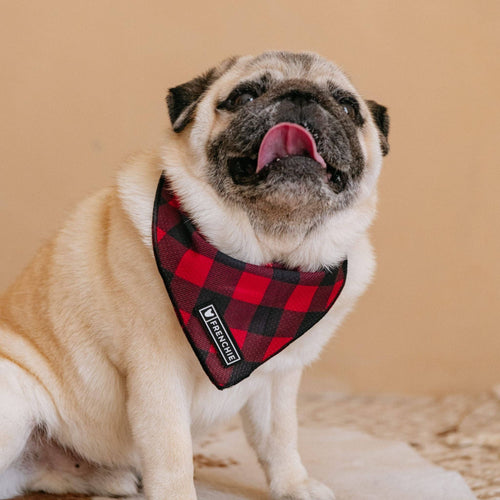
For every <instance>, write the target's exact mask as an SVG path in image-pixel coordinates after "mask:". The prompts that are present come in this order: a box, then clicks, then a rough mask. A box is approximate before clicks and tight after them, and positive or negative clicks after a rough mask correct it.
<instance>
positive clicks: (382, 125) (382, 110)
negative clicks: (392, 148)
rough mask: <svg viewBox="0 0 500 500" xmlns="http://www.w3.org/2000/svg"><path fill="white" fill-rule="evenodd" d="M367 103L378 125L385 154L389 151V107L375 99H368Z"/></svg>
mask: <svg viewBox="0 0 500 500" xmlns="http://www.w3.org/2000/svg"><path fill="white" fill-rule="evenodd" d="M366 104H367V105H368V109H369V110H370V113H371V114H372V116H373V120H374V122H375V125H377V127H378V135H379V136H380V146H381V148H382V154H383V155H384V156H385V155H386V154H387V153H388V152H389V141H388V137H389V115H388V114H387V108H386V107H385V106H382V105H381V104H378V103H377V102H375V101H366Z"/></svg>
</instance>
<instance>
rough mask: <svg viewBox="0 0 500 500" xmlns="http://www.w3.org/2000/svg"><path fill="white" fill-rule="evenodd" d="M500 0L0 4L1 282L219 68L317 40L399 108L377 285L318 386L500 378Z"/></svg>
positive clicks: (327, 356) (464, 383)
mask: <svg viewBox="0 0 500 500" xmlns="http://www.w3.org/2000/svg"><path fill="white" fill-rule="evenodd" d="M499 20H500V2H498V1H496V0H492V1H486V0H483V1H481V0H473V1H472V0H471V1H459V0H451V1H450V0H447V1H444V0H440V1H438V2H435V1H419V2H415V1H413V0H412V1H396V0H395V1H369V0H364V1H362V0H354V1H349V2H346V1H338V0H335V1H333V0H328V1H314V2H312V1H308V2H306V1H304V0H281V1H269V2H265V1H260V0H253V1H250V2H244V1H212V2H207V1H205V0H203V1H201V0H200V1H184V2H178V1H176V2H169V1H166V0H164V1H157V0H155V1H152V0H150V1H145V2H139V1H130V0H127V1H124V0H121V1H118V0H116V1H104V0H99V1H90V0H86V1H75V0H72V1H70V2H68V1H67V0H61V1H53V0H50V1H48V0H45V1H43V2H38V1H30V2H26V1H20V0H10V1H6V0H0V74H1V78H0V229H1V237H0V238H1V239H0V242H1V244H0V289H3V288H5V286H6V285H7V284H8V283H9V281H11V280H12V279H13V278H14V276H15V275H16V274H17V273H18V272H19V271H20V269H21V268H22V266H23V265H24V264H25V263H26V262H27V261H28V259H29V258H30V257H31V256H32V255H34V254H35V252H36V249H37V247H38V246H39V244H40V242H41V241H42V240H43V239H45V238H47V237H48V236H49V235H51V234H52V233H53V231H54V230H55V229H56V228H57V227H58V226H59V225H60V223H61V221H62V220H63V218H64V216H65V214H67V213H68V211H69V210H70V209H71V207H73V206H74V204H75V203H76V202H77V201H78V200H80V199H82V198H83V197H84V196H85V195H86V194H87V193H90V192H91V191H93V190H95V189H97V188H99V187H101V186H104V185H107V184H109V183H111V182H112V179H113V173H114V171H115V169H116V168H117V167H118V165H119V164H120V161H121V160H122V159H123V158H124V157H126V155H127V154H128V153H130V152H133V151H136V150H138V149H141V148H144V147H148V146H154V145H155V144H157V143H158V142H159V141H160V139H161V136H162V132H163V130H164V129H165V127H166V126H167V114H166V109H165V105H164V101H163V99H164V95H165V93H166V89H167V88H168V87H169V86H173V85H175V84H178V83H180V82H183V81H185V80H187V79H189V78H191V77H192V76H194V75H195V74H197V73H199V72H200V71H201V70H204V69H206V68H207V67H208V66H209V65H211V64H212V63H215V62H217V61H218V60H220V59H222V58H224V57H226V56H227V55H230V54H233V53H238V54H245V53H258V52H260V51H262V50H264V49H269V48H279V49H289V50H301V49H308V50H314V51H317V52H320V53H321V54H323V55H324V56H326V57H328V58H331V59H332V60H334V61H336V62H338V63H340V64H341V65H342V66H343V67H344V68H345V69H346V70H347V71H348V73H349V74H350V75H351V76H352V78H353V80H354V82H355V83H356V84H357V86H358V87H359V88H360V89H361V91H362V92H363V93H364V95H365V96H366V97H369V98H375V99H377V100H378V101H379V102H381V103H384V104H386V105H387V106H388V107H389V109H390V115H391V118H392V130H391V146H392V151H391V153H390V155H389V156H388V157H387V161H386V163H385V167H384V171H383V174H382V178H381V183H380V188H381V189H380V191H381V196H380V210H379V216H378V219H377V221H376V223H375V225H374V227H373V231H372V233H373V239H374V242H375V245H376V248H377V253H378V262H379V267H378V272H377V276H376V279H375V281H374V283H373V285H372V287H371V289H370V290H369V292H368V293H367V294H366V295H365V296H364V297H363V299H362V300H361V302H360V303H359V305H358V307H357V309H356V311H355V312H354V313H353V314H352V315H351V316H350V318H349V319H348V320H347V321H346V323H345V324H344V326H343V327H342V329H341V330H340V332H339V334H338V337H337V339H336V340H334V341H333V342H331V344H330V345H329V347H328V349H327V351H326V352H325V353H324V356H323V358H322V360H321V361H320V362H319V363H317V364H316V365H315V366H314V368H313V369H312V370H311V372H310V373H309V374H308V377H309V381H310V382H311V380H313V379H315V378H317V377H321V379H320V383H321V384H322V385H327V386H328V385H332V386H333V385H335V380H340V382H341V383H342V384H343V385H344V386H345V387H350V388H352V389H355V390H362V391H400V392H401V391H406V392H428V393H442V392H444V391H451V390H452V391H455V390H480V389H484V388H488V387H490V386H491V385H492V384H493V383H498V382H500V331H499V328H498V324H499V320H500V313H499V309H500V292H499V289H500V283H499V279H500V265H499V255H500V235H499V232H498V228H499V216H500V210H499V195H500V192H499V183H500V175H499V172H500V164H499V163H500V161H499V148H498V146H499V140H500V137H499V132H500V126H499V106H498V98H499V90H500V89H499V77H500V68H499V37H500V24H499Z"/></svg>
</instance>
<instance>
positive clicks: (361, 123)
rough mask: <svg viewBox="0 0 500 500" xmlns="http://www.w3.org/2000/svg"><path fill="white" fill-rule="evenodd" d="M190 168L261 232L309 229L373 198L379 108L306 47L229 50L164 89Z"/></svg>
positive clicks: (385, 125)
mask: <svg viewBox="0 0 500 500" xmlns="http://www.w3.org/2000/svg"><path fill="white" fill-rule="evenodd" d="M167 103H168V110H169V114H170V118H171V122H172V128H173V131H174V132H175V134H173V135H174V136H175V140H176V141H179V142H180V143H181V144H182V148H184V149H187V150H188V153H187V156H189V158H190V160H189V163H190V164H189V165H188V166H186V168H188V169H190V171H191V174H193V175H194V176H195V177H196V178H197V179H198V180H201V181H202V182H204V183H206V184H207V185H209V186H210V188H211V189H213V190H214V191H215V192H216V193H217V194H218V196H219V197H220V199H221V200H222V201H223V203H225V204H226V205H227V207H228V209H229V210H243V211H244V212H245V213H246V214H248V218H249V220H250V223H251V225H252V227H253V228H254V230H255V231H256V232H258V233H261V234H263V235H266V234H267V235H274V236H275V237H277V236H286V235H287V234H291V233H294V234H298V233H301V234H307V233H309V232H310V231H311V230H312V229H314V228H315V227H318V226H320V225H321V224H322V223H324V222H325V221H327V220H328V219H330V218H334V217H336V216H338V215H339V214H341V213H342V212H343V211H345V210H347V209H349V208H352V207H354V206H356V204H358V203H361V202H362V201H363V200H366V198H368V197H370V196H371V195H372V194H373V192H374V188H375V183H376V179H377V177H378V174H379V170H380V166H381V160H382V156H383V155H385V154H386V153H387V152H388V142H387V135H388V129H389V119H388V116H387V110H386V108H385V107H383V106H381V105H379V104H377V103H376V102H374V101H365V100H364V99H363V98H361V96H360V95H359V93H358V92H357V91H356V89H355V88H354V87H353V85H352V84H351V82H350V81H349V79H348V78H347V77H346V76H345V75H344V73H342V71H341V70H340V69H339V68H338V67H337V66H335V65H334V64H333V63H331V62H329V61H327V60H325V59H323V58H321V57H319V56H318V55H316V54H312V53H299V54H295V53H287V52H267V53H264V54H262V55H260V56H257V57H242V58H232V59H228V60H226V61H224V62H223V63H222V64H220V65H219V66H218V67H216V68H213V69H211V70H209V71H208V72H206V73H205V74H203V75H201V76H199V77H197V78H195V79H193V80H191V81H189V82H187V83H185V84H183V85H179V86H177V87H175V88H172V89H170V92H169V94H168V96H167Z"/></svg>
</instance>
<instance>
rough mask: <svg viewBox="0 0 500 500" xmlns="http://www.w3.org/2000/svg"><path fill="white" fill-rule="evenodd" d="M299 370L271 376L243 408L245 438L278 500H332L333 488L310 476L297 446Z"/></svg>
mask: <svg viewBox="0 0 500 500" xmlns="http://www.w3.org/2000/svg"><path fill="white" fill-rule="evenodd" d="M301 374H302V370H297V371H294V372H288V373H278V374H275V375H273V377H272V382H271V383H270V384H267V385H266V387H265V388H262V390H261V392H259V393H257V394H255V395H253V396H252V397H251V398H250V399H249V401H248V402H247V404H246V405H245V407H244V408H243V411H242V417H243V425H244V428H245V432H246V435H247V438H248V440H249V442H250V444H251V445H252V447H253V448H254V449H255V451H256V453H257V456H258V458H259V462H260V463H261V465H262V467H263V468H264V471H265V473H266V477H267V480H268V483H269V488H270V490H271V496H272V498H274V499H280V500H285V499H286V500H333V499H334V495H333V493H332V491H331V490H330V489H329V488H328V487H327V486H325V485H324V484H322V483H320V482H319V481H316V480H314V479H311V478H309V476H308V474H307V471H306V469H305V467H304V466H303V464H302V461H301V459H300V455H299V452H298V448H297V433H298V424H297V392H298V388H299V384H300V377H301Z"/></svg>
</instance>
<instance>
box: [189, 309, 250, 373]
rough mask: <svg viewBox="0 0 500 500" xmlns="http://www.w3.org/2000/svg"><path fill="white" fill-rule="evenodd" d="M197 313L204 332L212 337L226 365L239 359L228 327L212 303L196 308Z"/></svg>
mask: <svg viewBox="0 0 500 500" xmlns="http://www.w3.org/2000/svg"><path fill="white" fill-rule="evenodd" d="M198 315H199V316H200V318H201V323H202V325H203V327H204V328H205V330H206V332H207V333H208V334H209V335H210V337H211V338H212V340H213V342H214V345H215V347H216V348H217V351H219V354H220V355H221V358H222V361H223V362H224V364H225V365H226V366H231V365H234V364H235V363H238V362H239V361H241V354H240V352H239V349H238V347H237V345H236V342H235V340H234V338H233V336H232V335H231V333H230V331H229V328H227V327H226V325H225V324H224V322H223V321H222V319H221V317H220V316H219V313H218V312H217V309H216V308H215V305H214V304H208V305H206V306H203V307H200V308H199V309H198Z"/></svg>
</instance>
